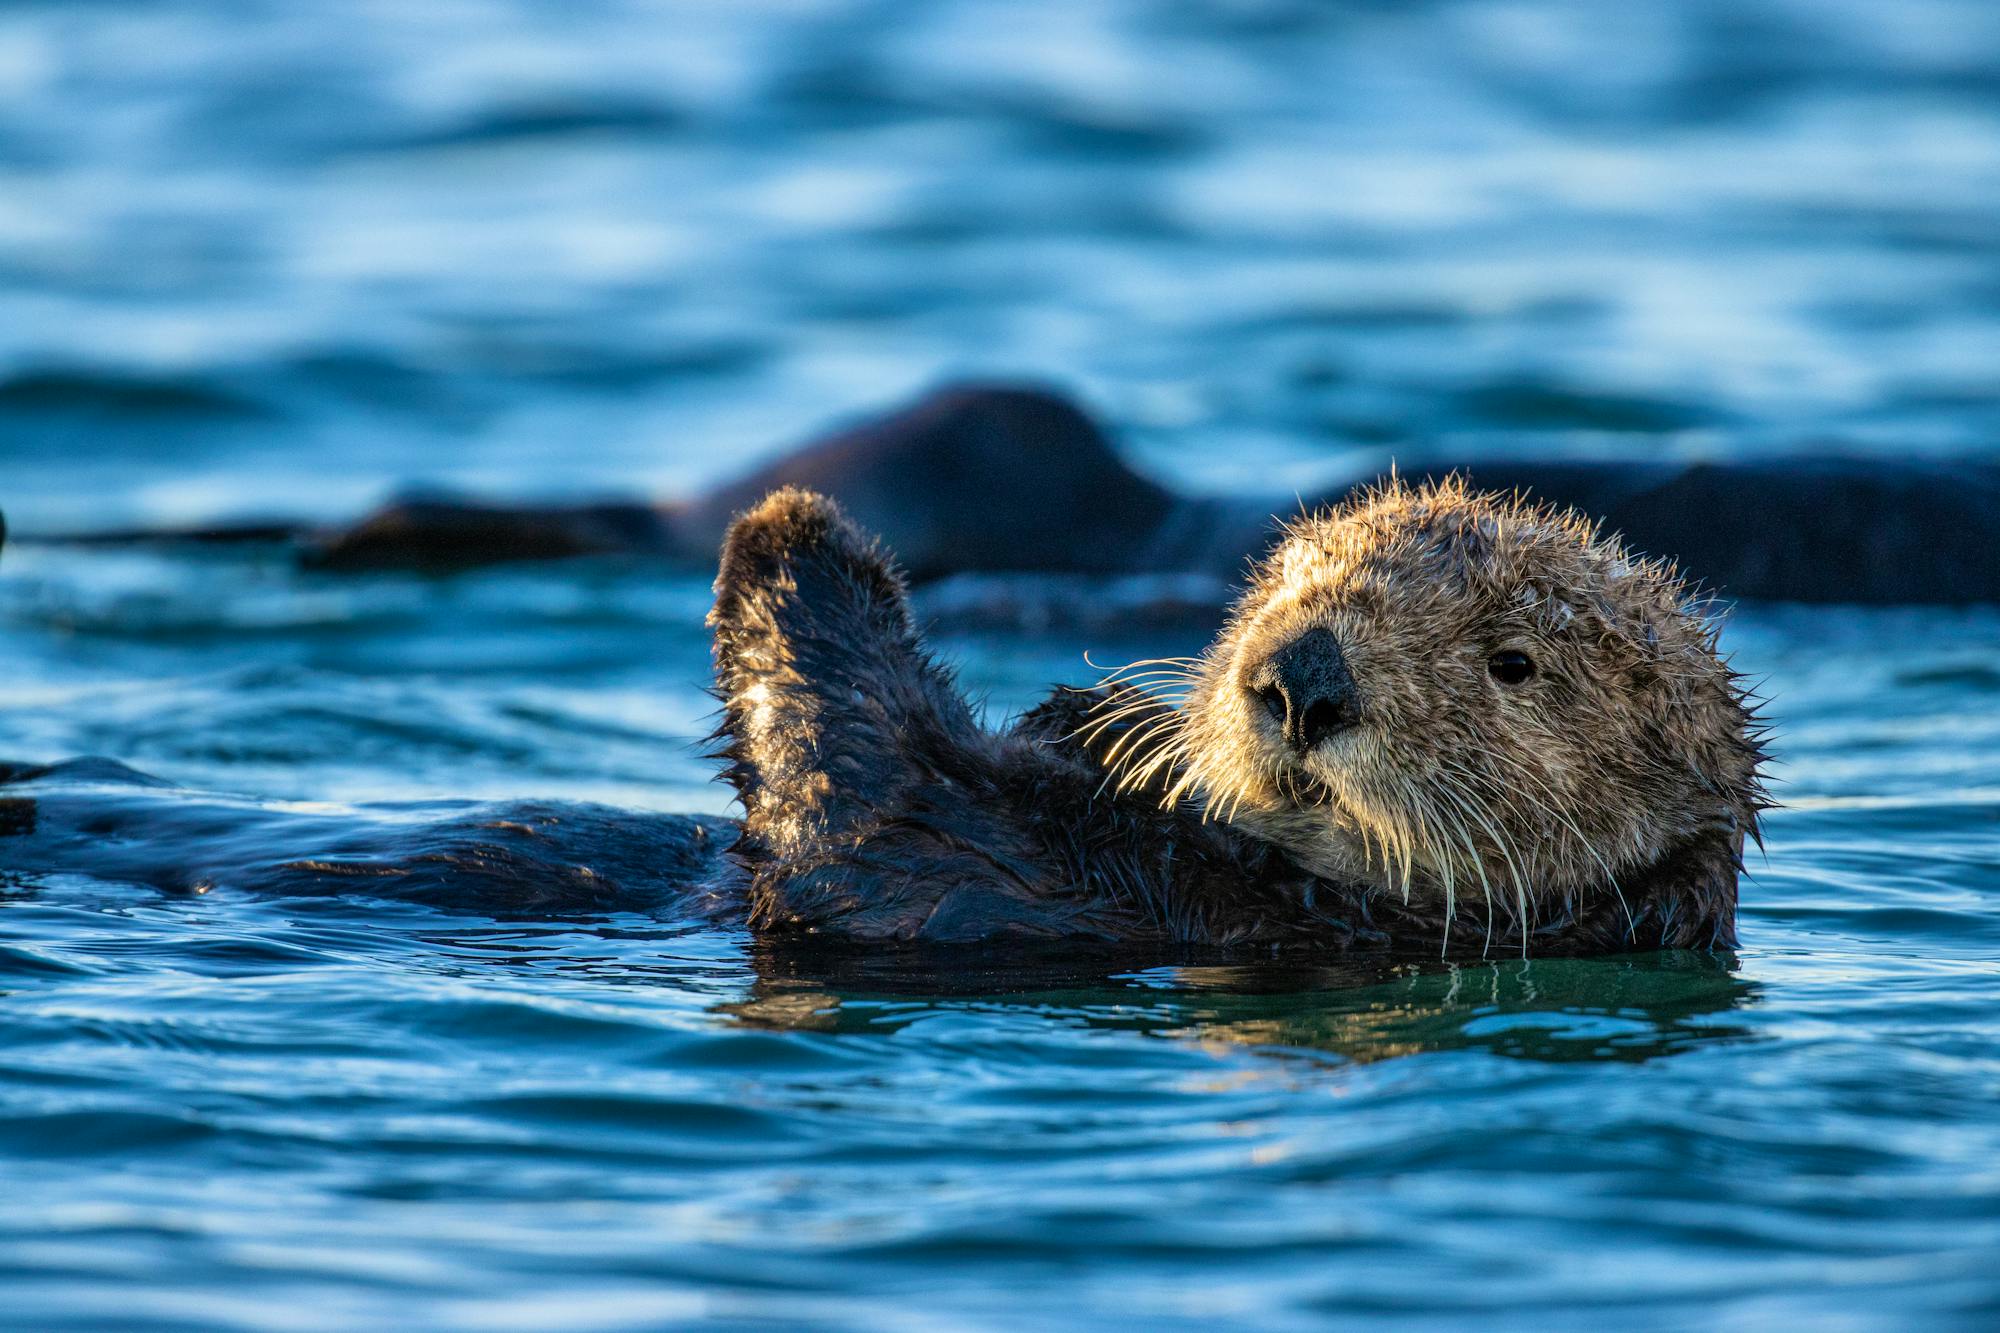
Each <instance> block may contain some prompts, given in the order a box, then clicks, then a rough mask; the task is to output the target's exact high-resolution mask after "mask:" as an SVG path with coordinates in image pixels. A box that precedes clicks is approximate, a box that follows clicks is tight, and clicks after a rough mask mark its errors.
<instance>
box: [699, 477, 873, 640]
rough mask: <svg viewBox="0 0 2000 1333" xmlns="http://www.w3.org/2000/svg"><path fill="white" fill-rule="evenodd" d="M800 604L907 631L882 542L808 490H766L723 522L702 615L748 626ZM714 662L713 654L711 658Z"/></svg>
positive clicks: (813, 613)
mask: <svg viewBox="0 0 2000 1333" xmlns="http://www.w3.org/2000/svg"><path fill="white" fill-rule="evenodd" d="M774 601H775V602H787V603H796V604H800V605H797V606H795V608H794V609H795V613H796V614H800V615H803V616H805V617H806V618H808V619H811V618H815V617H817V618H824V617H825V616H826V615H828V614H831V615H834V616H836V617H838V616H841V615H850V616H851V615H855V614H860V615H862V616H865V617H868V618H869V619H871V620H874V621H877V622H878V624H879V627H880V628H882V629H886V630H890V631H892V632H895V631H904V632H907V629H908V610H907V604H906V599H905V594H904V591H903V581H902V579H901V578H900V577H899V576H898V575H897V573H896V571H895V568H894V567H893V566H892V565H891V564H890V563H889V559H888V557H887V556H886V555H884V554H883V552H882V550H881V548H880V547H879V546H878V545H877V544H876V543H875V542H874V541H873V540H872V539H870V538H869V537H868V536H867V535H866V534H864V533H863V532H862V531H861V529H859V528H857V527H856V526H854V524H853V523H852V522H850V521H849V520H848V517H847V515H846V514H844V513H842V512H841V509H840V506H839V505H837V504H835V503H834V502H833V501H832V500H830V499H828V498H827V497H826V496H824V495H820V494H818V493H817V492H815V491H802V490H799V489H797V488H796V487H791V486H787V487H784V488H783V489H781V490H776V491H772V492H771V493H770V494H769V495H767V496H765V497H764V499H763V500H762V501H761V502H759V503H758V504H757V505H756V506H754V507H753V508H751V509H749V510H747V511H745V512H744V513H743V514H741V515H739V516H738V517H737V518H736V520H735V521H734V522H733V523H731V524H730V525H729V532H728V535H727V536H725V537H724V538H723V542H722V560H721V568H720V570H719V571H718V572H717V574H716V578H715V609H714V610H713V611H711V612H710V613H709V616H708V623H709V625H710V626H711V627H712V628H713V629H715V631H716V632H717V635H718V648H720V638H721V636H725V635H728V634H730V633H732V632H735V631H737V630H740V629H746V628H750V627H752V626H753V625H756V624H757V623H758V622H761V621H763V620H765V619H766V618H767V616H768V615H770V614H772V613H773V612H774V611H775V610H776V608H775V607H774V606H773V605H772V603H773V602H774ZM718 665H720V661H718Z"/></svg>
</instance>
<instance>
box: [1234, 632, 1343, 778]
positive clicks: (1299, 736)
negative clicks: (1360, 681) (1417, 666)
mask: <svg viewBox="0 0 2000 1333" xmlns="http://www.w3.org/2000/svg"><path fill="white" fill-rule="evenodd" d="M1250 691H1251V693H1253V694H1255V695H1256V696H1257V698H1258V699H1259V700H1260V701H1261V702H1262V703H1263V705H1264V707H1265V708H1267V709H1269V710H1270V713H1271V716H1272V717H1274V718H1276V719H1278V721H1279V722H1281V723H1283V724H1284V727H1285V740H1286V741H1287V742H1289V743H1290V744H1291V746H1292V748H1293V749H1295V750H1298V751H1300V752H1301V753H1303V752H1304V751H1306V750H1310V749H1312V748H1313V746H1315V745H1318V744H1319V743H1320V742H1321V741H1323V740H1325V739H1326V738H1327V737H1328V736H1331V735H1333V734H1334V733H1335V732H1337V731H1345V730H1346V729H1347V728H1349V727H1351V726H1353V725H1354V724H1355V723H1356V722H1358V721H1360V720H1361V700H1360V696H1359V695H1358V694H1357V692H1356V691H1355V688H1354V675H1353V673H1352V672H1350V671H1349V670H1348V669H1347V656H1346V654H1344V653H1342V652H1341V651H1340V640H1338V639H1336V638H1334V637H1333V634H1332V632H1331V631H1329V630H1324V629H1309V630H1307V631H1306V632H1305V633H1304V634H1301V635H1299V637H1298V638H1296V639H1293V640H1292V641H1291V642H1290V643H1288V644H1286V645H1285V646H1284V647H1282V648H1280V649H1279V650H1278V651H1277V652H1275V653H1272V654H1271V656H1270V657H1269V658H1267V659H1266V660H1265V662H1264V665H1263V666H1261V667H1259V668H1258V669H1257V671H1256V673H1255V674H1254V675H1252V676H1251V677H1250Z"/></svg>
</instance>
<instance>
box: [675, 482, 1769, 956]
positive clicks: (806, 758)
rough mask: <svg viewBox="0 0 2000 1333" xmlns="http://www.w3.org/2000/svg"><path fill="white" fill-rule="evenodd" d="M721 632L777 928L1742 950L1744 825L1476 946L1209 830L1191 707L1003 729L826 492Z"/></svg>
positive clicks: (726, 573)
mask: <svg viewBox="0 0 2000 1333" xmlns="http://www.w3.org/2000/svg"><path fill="white" fill-rule="evenodd" d="M710 623H711V625H712V626H713V628H714V630H715V662H716V683H717V691H718V694H719V696H720V697H721V699H722V701H723V705H724V719H723V724H722V728H721V730H720V732H719V740H720V741H721V753H722V755H723V756H724V757H725V758H726V759H727V760H728V768H727V770H726V777H727V778H728V780H729V781H730V782H731V783H732V784H733V785H734V786H735V787H736V789H737V792H738V794H739V796H740V797H741V799H742V803H743V807H744V824H743V829H742V834H741V837H740V839H739V841H738V843H737V845H736V847H735V849H734V852H733V853H732V854H733V856H734V857H735V859H736V860H737V861H738V862H739V863H740V864H741V865H742V866H743V868H744V869H745V870H746V871H747V872H748V876H749V890H748V893H749V904H748V906H749V916H750V922H751V924H752V926H753V928H756V929H758V930H761V931H765V932H770V933H811V934H820V935H826V936H832V937H837V938H847V939H854V940H863V941H867V940H876V941H882V940H928V941H952V942H966V941H980V940H996V939H1009V938H1012V939H1075V940H1087V941H1103V942H1120V943H1140V944H1160V945H1169V944H1173V945H1219V946H1242V945H1256V946H1272V945H1295V946H1305V947H1311V948H1319V949H1346V948H1349V947H1352V946H1354V945H1355V944H1357V943H1362V944H1368V945H1373V946H1377V947H1381V946H1386V945H1389V944H1391V943H1394V944H1397V945H1405V946H1410V947H1423V948H1426V949H1430V950H1435V949H1438V948H1440V947H1457V948H1472V947H1490V946H1491V945H1493V944H1497V943H1502V942H1507V943H1511V944H1514V945H1518V946H1520V947H1522V948H1524V949H1527V950H1531V951H1533V952H1536V953H1599V952H1612V951H1618V950H1630V949H1635V948H1657V947H1670V946H1698V947H1715V946H1723V945H1727V944H1729V943H1731V942H1732V941H1733V938H1734V935H1733V922H1734V906H1735V880H1736V854H1737V848H1738V843H1740V839H1741V836H1742V834H1743V832H1744V831H1745V825H1744V824H1742V823H1738V824H1736V825H1735V826H1734V827H1733V828H1732V827H1725V826H1723V825H1711V824H1701V825H1699V826H1698V827H1691V828H1689V829H1687V830H1677V831H1676V832H1677V835H1678V836H1676V837H1675V838H1673V839H1671V840H1670V842H1669V843H1663V844H1662V846H1663V850H1662V852H1661V854H1660V855H1659V856H1658V857H1656V858H1655V859H1654V860H1653V861H1651V862H1649V863H1648V864H1646V865H1643V866H1633V867H1631V868H1630V873H1629V874H1628V875H1625V876H1622V877H1621V878H1620V880H1619V883H1618V886H1617V889H1618V892H1617V894H1615V895H1614V894H1596V893H1591V892H1584V891H1570V892H1564V893H1560V894H1552V895H1537V896H1536V897H1535V898H1534V904H1533V910H1532V911H1530V912H1527V913H1521V912H1518V911H1517V912H1516V913H1515V915H1514V916H1513V917H1512V918H1511V919H1510V920H1509V921H1508V922H1506V923H1504V924H1503V925H1501V926H1499V927H1498V928H1497V929H1493V930H1488V931H1486V932H1484V933H1483V934H1484V938H1483V939H1482V935H1481V933H1478V932H1473V931H1470V930H1468V931H1461V932H1458V934H1457V935H1456V936H1453V935H1452V934H1451V933H1450V931H1449V930H1448V929H1447V926H1448V922H1449V917H1450V915H1451V911H1452V910H1453V909H1452V906H1451V905H1448V904H1445V903H1442V902H1437V901H1434V900H1433V899H1432V898H1431V897H1430V896H1427V895H1424V894H1417V895H1413V896H1412V897H1411V898H1410V899H1409V900H1408V901H1407V902H1405V901H1404V899H1403V897H1402V895H1401V894H1400V893H1390V892H1385V891H1384V886H1383V885H1382V884H1380V883H1379V882H1371V880H1370V879H1369V878H1367V877H1365V876H1358V875H1357V876H1343V875H1328V874H1311V873H1307V872H1306V871H1304V870H1301V869H1300V868H1299V867H1298V865H1297V863H1296V862H1295V861H1294V860H1293V859H1292V857H1290V856H1288V855H1286V854H1285V852H1284V851H1282V850H1281V849H1280V846H1279V845H1277V844H1275V843H1274V842H1273V841H1271V840H1269V839H1267V838H1266V837H1261V836H1253V835H1249V834H1246V832H1245V830H1243V829H1241V828H1235V827H1231V826H1229V825H1227V824H1225V823H1223V822H1220V821H1217V820H1214V819H1211V818H1209V817H1208V815H1209V814H1211V813H1213V802H1212V801H1211V802H1208V803H1207V804H1208V808H1206V809H1205V808H1204V803H1203V802H1202V801H1200V800H1195V799H1179V798H1178V797H1177V795H1176V793H1189V788H1188V786H1187V785H1186V784H1184V783H1183V781H1182V779H1183V778H1184V777H1185V776H1186V774H1187V772H1188V771H1189V770H1188V769H1187V768H1184V767H1181V766H1180V765H1179V764H1177V763H1176V762H1175V760H1176V756H1175V755H1174V754H1171V753H1167V752H1165V751H1163V750H1161V749H1160V748H1158V747H1159V739H1158V732H1157V728H1156V726H1155V724H1165V725H1166V726H1168V727H1169V728H1171V727H1172V725H1173V724H1174V722H1175V721H1176V719H1178V718H1181V717H1182V715H1180V714H1177V713H1176V712H1175V710H1173V709H1172V708H1171V707H1170V705H1168V704H1167V703H1165V702H1163V701H1160V700H1157V699H1154V698H1152V697H1151V696H1148V695H1145V694H1143V693H1141V692H1139V691H1136V690H1132V689H1130V688H1129V687H1124V686H1111V687H1107V688H1104V689H1101V690H1099V691H1095V692H1081V693H1079V692H1065V693H1063V694H1058V695H1057V696H1056V697H1054V698H1053V699H1051V700H1050V701H1049V702H1048V703H1045V704H1044V705H1043V706H1042V707H1040V708H1038V709H1036V710H1034V711H1033V712H1031V713H1029V714H1028V715H1027V716H1026V717H1024V718H1023V719H1021V721H1020V722H1019V723H1018V724H1017V725H1016V726H1015V727H1014V728H1013V729H1012V730H1010V731H1008V732H1005V733H996V732H992V731H989V730H986V729H985V728H983V727H981V726H980V725H979V723H978V721H977V720H976V719H975V718H974V717H973V715H972V712H971V710H970V708H969V707H968V706H967V704H966V703H965V701H964V699H963V698H962V697H961V696H960V694H959V692H958V691H957V689H956V688H955V686H954V685H953V682H952V680H951V678H950V675H949V674H948V673H947V672H946V671H945V670H944V669H942V668H941V667H940V666H939V665H938V664H937V663H936V662H935V661H934V660H933V659H932V658H931V656H930V654H929V653H928V651H927V650H926V649H925V647H924V645H923V644H922V642H921V640H920V639H919V637H918V635H917V633H916V631H915V629H914V627H913V626H912V624H911V621H910V616H909V611H908V607H907V604H906V600H905V595H904V589H903V585H902V582H901V580H900V578H899V577H898V576H897V575H896V573H895V572H894V570H893V568H892V567H891V566H890V564H889V563H888V561H887V560H886V558H885V557H884V556H883V555H882V554H881V553H880V552H879V551H878V550H877V549H876V548H875V546H874V545H873V544H872V543H871V542H869V541H868V540H867V539H866V538H865V537H864V536H862V534H861V533H859V532H858V531H857V530H856V529H855V528H854V527H853V526H852V525H851V524H849V523H848V522H847V520H846V519H845V518H844V517H843V516H842V515H841V513H840V511H839V510H838V509H837V508H836V507H835V506H834V505H833V504H832V502H831V501H828V500H826V499H824V498H822V497H820V496H817V495H813V494H811V493H807V492H802V491H796V490H782V491H779V492H776V493H774V494H773V495H771V496H770V497H768V498H767V499H766V500H765V501H764V502H763V503H761V504H760V505H758V506H757V507H756V508H754V509H752V510H751V511H750V512H749V513H747V514H745V515H744V516H743V517H742V518H740V519H739V520H738V521H737V522H736V523H735V525H734V526H733V527H732V528H731V530H730V532H729V535H728V538H727V540H726V541H725V543H724V547H723V553H722V562H721V570H720V573H719V575H718V577H717V580H716V604H715V610H714V612H713V614H712V615H711V618H710ZM1135 757H1162V758H1163V760H1164V761H1165V762H1162V763H1160V764H1156V765H1154V764H1141V765H1139V766H1138V767H1134V765H1133V760H1134V759H1135ZM1180 757H1182V758H1184V757H1185V756H1180ZM1752 782H1753V784H1754V778H1753V779H1752ZM1751 798H1754V792H1751V793H1750V794H1749V796H1748V797H1746V799H1751ZM1746 809H1747V810H1748V811H1749V818H1750V819H1751V821H1753V822H1754V805H1751V806H1748V807H1746ZM1489 913H1490V904H1489Z"/></svg>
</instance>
